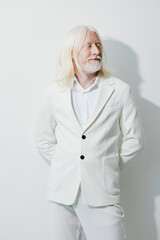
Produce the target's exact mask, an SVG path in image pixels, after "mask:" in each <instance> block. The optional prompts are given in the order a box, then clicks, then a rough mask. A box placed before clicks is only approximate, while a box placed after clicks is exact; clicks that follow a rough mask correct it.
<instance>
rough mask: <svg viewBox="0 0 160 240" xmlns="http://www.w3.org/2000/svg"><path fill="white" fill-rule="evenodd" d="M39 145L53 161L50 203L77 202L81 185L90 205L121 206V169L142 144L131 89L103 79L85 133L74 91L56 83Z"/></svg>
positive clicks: (40, 124) (41, 121)
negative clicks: (74, 104)
mask: <svg viewBox="0 0 160 240" xmlns="http://www.w3.org/2000/svg"><path fill="white" fill-rule="evenodd" d="M121 133H122V134H123V139H122V142H121V143H120V142H119V140H120V138H121ZM35 142H36V147H37V149H38V151H39V153H40V154H41V156H42V157H43V158H44V160H46V161H47V162H48V163H51V165H50V173H49V179H48V189H47V198H48V199H49V200H52V201H56V202H59V203H63V204H66V205H70V204H73V203H74V201H75V198H76V195H77V191H78V188H79V185H80V183H81V188H82V190H83V194H84V198H85V201H86V202H87V204H88V205H90V206H105V205H110V204H116V203H119V202H120V187H119V178H120V171H121V169H122V168H123V167H124V166H125V164H126V163H127V162H128V161H130V160H131V159H132V158H134V157H135V156H136V155H137V154H138V153H139V152H140V151H141V150H142V149H143V145H144V140H143V131H142V126H141V122H140V119H139V116H138V112H137V109H136V106H135V103H134V100H133V96H132V94H131V88H130V86H129V85H128V84H126V83H125V82H123V81H122V80H120V79H118V78H115V77H109V78H100V83H99V92H98V98H97V102H96V105H95V109H94V112H93V114H92V116H91V118H90V119H89V123H88V126H86V128H85V129H82V128H81V126H80V124H79V122H78V120H77V118H76V116H75V113H74V110H73V108H72V104H71V89H69V88H67V89H66V90H63V89H61V88H60V87H59V86H58V85H57V84H56V83H55V82H54V83H52V84H51V86H49V87H48V88H47V89H46V91H45V94H44V98H43V103H42V106H41V108H40V112H39V115H38V118H37V125H36V134H35Z"/></svg>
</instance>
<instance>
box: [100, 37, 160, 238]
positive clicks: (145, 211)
mask: <svg viewBox="0 0 160 240" xmlns="http://www.w3.org/2000/svg"><path fill="white" fill-rule="evenodd" d="M103 45H104V49H105V52H106V53H107V68H108V69H113V68H114V69H115V70H116V71H114V72H113V76H115V77H118V78H120V79H122V80H123V81H125V82H126V83H128V84H130V85H131V87H132V91H133V94H134V95H135V97H136V103H137V107H138V110H139V112H140V116H141V119H142V124H143V128H144V134H145V148H144V150H143V152H142V153H141V154H140V155H139V156H138V157H137V158H136V159H134V160H133V161H131V162H130V163H129V164H128V166H127V167H126V169H124V170H123V171H122V173H121V205H122V206H123V208H124V211H125V226H126V234H127V239H130V240H135V239H136V240H151V239H153V240H156V239H157V240H158V229H156V221H155V219H156V217H157V214H156V206H155V199H156V197H157V196H158V195H160V188H159V169H160V161H159V139H160V131H159V123H160V109H159V107H157V106H156V105H154V104H153V103H151V102H149V101H148V100H146V99H143V98H141V97H140V87H141V84H142V83H143V79H142V78H141V76H140V72H139V68H138V60H139V59H138V56H137V55H136V53H135V52H134V51H133V50H132V49H131V48H130V47H129V46H127V45H125V44H124V43H121V42H119V41H116V40H114V39H107V40H105V38H103Z"/></svg>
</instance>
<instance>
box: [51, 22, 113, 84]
mask: <svg viewBox="0 0 160 240" xmlns="http://www.w3.org/2000/svg"><path fill="white" fill-rule="evenodd" d="M88 30H90V31H93V32H96V34H97V35H98V37H99V39H100V35H99V33H98V31H97V30H96V29H95V28H93V27H92V26H90V25H78V26H75V27H73V28H72V29H71V30H70V31H69V32H68V34H67V35H66V38H65V41H64V44H63V46H62V50H61V53H60V55H59V61H58V70H57V74H56V77H55V79H54V80H55V81H56V82H57V83H58V84H59V85H60V86H62V87H70V88H72V81H71V80H72V79H73V78H74V77H75V71H74V65H73V62H72V56H73V58H74V59H75V62H76V64H77V63H78V61H77V55H78V52H79V51H80V49H81V48H82V45H83V42H84V39H85V36H86V33H87V31H88ZM100 41H101V39H100ZM101 45H102V41H101ZM104 56H105V52H104V49H103V45H102V61H103V60H104ZM98 74H99V76H102V77H103V76H105V75H106V74H110V72H109V71H108V70H106V69H105V68H104V67H103V64H102V66H101V69H100V70H99V73H98Z"/></svg>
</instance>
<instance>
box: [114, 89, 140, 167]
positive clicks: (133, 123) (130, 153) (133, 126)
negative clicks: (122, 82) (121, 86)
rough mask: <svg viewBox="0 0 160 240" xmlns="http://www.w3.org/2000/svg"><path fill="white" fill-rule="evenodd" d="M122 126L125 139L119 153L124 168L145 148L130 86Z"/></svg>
mask: <svg viewBox="0 0 160 240" xmlns="http://www.w3.org/2000/svg"><path fill="white" fill-rule="evenodd" d="M120 128H121V131H122V134H123V139H122V144H121V147H120V152H119V154H120V167H121V168H123V167H124V165H125V164H126V163H127V162H128V161H130V160H131V159H132V158H134V157H135V156H137V155H138V154H139V153H140V152H141V151H142V149H143V148H144V136H143V128H142V125H141V120H140V118H139V116H138V111H137V109H136V105H135V102H134V97H133V95H132V93H131V88H130V86H128V87H127V90H126V94H125V98H124V102H123V106H122V112H121V117H120Z"/></svg>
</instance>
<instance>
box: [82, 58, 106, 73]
mask: <svg viewBox="0 0 160 240" xmlns="http://www.w3.org/2000/svg"><path fill="white" fill-rule="evenodd" d="M101 66H102V61H100V62H99V61H96V62H95V63H90V62H87V63H86V64H85V65H83V66H81V68H82V70H83V71H85V72H86V73H95V72H97V71H99V70H100V69H101Z"/></svg>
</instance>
